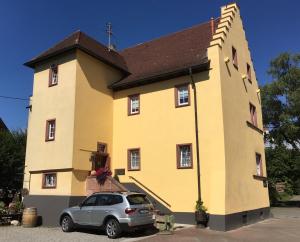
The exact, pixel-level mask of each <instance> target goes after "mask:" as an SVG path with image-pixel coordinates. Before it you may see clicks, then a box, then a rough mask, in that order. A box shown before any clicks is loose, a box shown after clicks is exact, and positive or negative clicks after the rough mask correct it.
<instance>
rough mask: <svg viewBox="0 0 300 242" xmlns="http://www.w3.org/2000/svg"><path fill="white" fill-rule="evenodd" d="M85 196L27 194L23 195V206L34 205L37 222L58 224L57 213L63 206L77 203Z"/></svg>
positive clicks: (51, 225)
mask: <svg viewBox="0 0 300 242" xmlns="http://www.w3.org/2000/svg"><path fill="white" fill-rule="evenodd" d="M85 198H86V197H85V196H50V195H28V196H25V197H24V201H23V202H24V205H25V207H36V208H37V212H38V216H39V224H41V225H43V226H48V227H56V226H59V215H60V213H61V211H62V210H63V209H65V208H68V207H72V206H75V205H78V204H79V203H80V202H81V201H83V200H84V199H85Z"/></svg>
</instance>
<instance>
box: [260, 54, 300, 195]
mask: <svg viewBox="0 0 300 242" xmlns="http://www.w3.org/2000/svg"><path fill="white" fill-rule="evenodd" d="M268 73H269V74H270V76H271V77H272V79H273V80H272V82H270V83H267V84H265V85H264V86H262V87H261V96H262V109H263V120H264V125H265V127H266V128H267V129H268V133H267V134H266V135H265V142H266V146H267V148H266V160H267V171H268V177H269V179H270V181H271V182H272V183H276V182H286V184H287V185H288V186H289V185H290V186H291V189H292V190H295V188H296V185H297V184H296V183H297V180H299V175H300V54H290V53H283V54H281V55H279V56H278V57H277V58H275V59H274V60H272V61H271V63H270V68H269V71H268Z"/></svg>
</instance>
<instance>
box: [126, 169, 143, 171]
mask: <svg viewBox="0 0 300 242" xmlns="http://www.w3.org/2000/svg"><path fill="white" fill-rule="evenodd" d="M140 170H141V169H128V171H140Z"/></svg>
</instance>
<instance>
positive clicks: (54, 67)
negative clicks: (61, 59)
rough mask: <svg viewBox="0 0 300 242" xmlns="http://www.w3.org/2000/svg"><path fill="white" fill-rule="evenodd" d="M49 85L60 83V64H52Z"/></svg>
mask: <svg viewBox="0 0 300 242" xmlns="http://www.w3.org/2000/svg"><path fill="white" fill-rule="evenodd" d="M48 84H49V87H52V86H55V85H57V84H58V65H55V64H53V65H51V66H50V70H49V83H48Z"/></svg>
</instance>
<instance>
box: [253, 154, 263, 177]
mask: <svg viewBox="0 0 300 242" xmlns="http://www.w3.org/2000/svg"><path fill="white" fill-rule="evenodd" d="M255 163H256V175H257V176H263V170H262V169H263V168H262V158H261V154H259V153H255Z"/></svg>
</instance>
